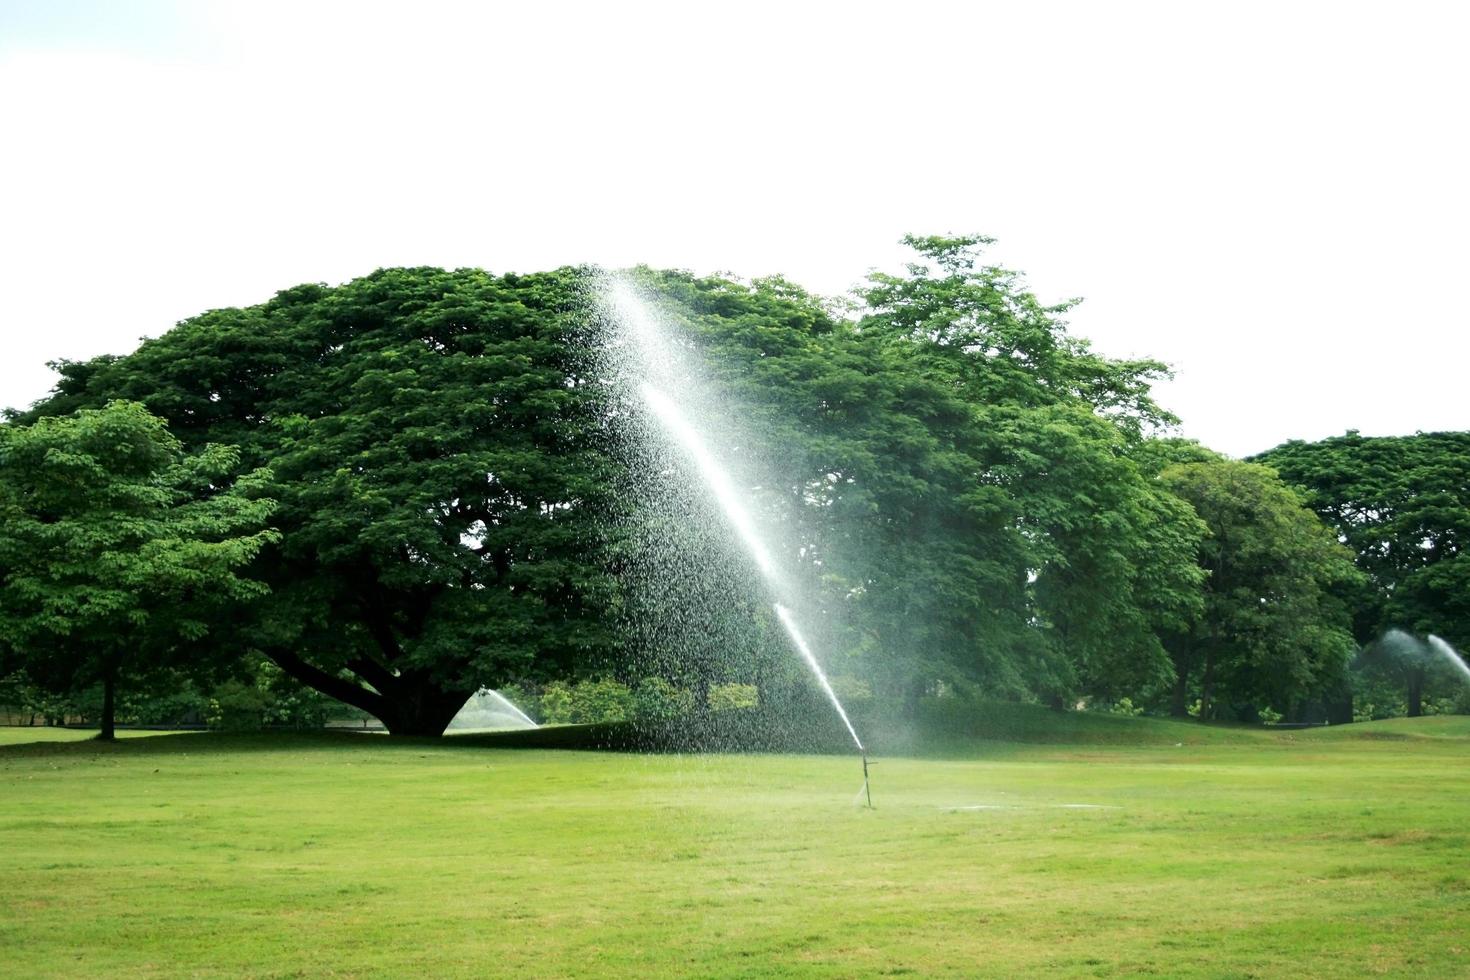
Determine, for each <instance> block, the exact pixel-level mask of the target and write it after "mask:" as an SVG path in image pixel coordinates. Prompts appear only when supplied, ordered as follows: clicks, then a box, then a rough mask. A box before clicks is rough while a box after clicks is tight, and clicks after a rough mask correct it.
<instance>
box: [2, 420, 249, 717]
mask: <svg viewBox="0 0 1470 980" xmlns="http://www.w3.org/2000/svg"><path fill="white" fill-rule="evenodd" d="M238 465H239V456H238V453H236V452H235V451H234V450H233V449H230V448H227V447H222V446H206V447H203V448H201V449H200V450H199V451H197V452H194V453H185V452H184V450H183V447H182V446H181V445H180V443H179V442H178V440H177V439H175V438H174V437H173V436H172V435H170V434H169V432H168V430H167V428H166V427H165V425H164V422H163V420H161V419H159V418H156V417H154V416H152V415H150V414H149V413H148V412H147V411H146V410H145V409H144V408H143V406H141V405H139V404H136V403H128V402H112V403H109V404H108V405H106V406H105V407H103V408H100V409H95V410H89V409H83V410H81V411H79V412H77V413H76V414H75V415H68V416H61V417H52V418H43V419H40V420H39V421H37V422H35V423H34V424H32V425H7V426H3V427H0V580H3V586H4V587H3V590H0V674H5V673H7V672H8V670H16V669H24V670H25V671H26V673H27V674H28V675H29V676H30V677H31V678H32V679H34V680H35V681H37V682H38V683H41V684H42V685H43V686H49V687H52V688H62V689H66V688H70V687H73V686H74V685H75V684H77V683H78V682H92V683H95V682H96V681H99V680H100V681H101V683H102V685H103V691H104V694H103V704H102V712H101V720H102V733H101V737H102V738H104V739H110V738H112V737H113V723H114V715H115V706H116V689H117V684H118V680H119V677H121V676H124V675H125V674H126V673H127V672H129V671H131V672H134V673H136V672H138V671H144V670H147V669H149V668H155V669H156V668H160V667H164V666H167V665H169V664H171V663H179V662H181V661H183V660H185V659H187V658H188V657H189V656H190V655H191V654H192V653H197V652H198V651H199V649H200V648H201V646H202V643H203V641H204V640H205V639H206V637H207V636H208V635H209V633H210V627H211V624H212V623H213V622H216V621H218V620H219V619H220V618H221V617H222V616H224V615H226V614H227V613H228V612H229V610H231V609H232V608H234V607H235V606H237V605H238V604H240V603H244V602H249V601H251V600H253V599H255V598H257V597H259V596H260V595H261V594H262V593H263V592H264V586H263V585H262V584H261V583H259V582H257V581H255V580H253V579H250V578H248V577H245V576H242V575H241V574H240V570H241V569H242V568H243V567H244V566H246V565H248V564H249V563H250V562H251V561H252V560H253V559H254V558H255V557H256V555H257V554H259V552H260V551H261V549H262V548H263V547H265V546H266V545H267V544H268V543H269V542H270V541H272V540H273V539H274V537H275V532H274V531H272V530H269V529H267V528H266V527H265V521H266V519H267V516H268V515H269V513H270V510H271V508H272V506H273V505H272V503H271V501H269V500H268V499H263V498H261V497H260V496H259V495H258V493H256V491H258V489H259V485H260V484H261V483H262V482H263V475H262V474H256V475H254V476H253V477H252V478H247V479H242V480H236V479H235V474H236V472H237V470H238ZM4 661H9V663H8V665H7V664H6V663H4ZM7 667H8V670H7Z"/></svg>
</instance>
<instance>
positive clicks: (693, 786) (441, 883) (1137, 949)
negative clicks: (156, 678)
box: [0, 716, 1470, 978]
mask: <svg viewBox="0 0 1470 980" xmlns="http://www.w3.org/2000/svg"><path fill="white" fill-rule="evenodd" d="M1038 717H1040V716H1038ZM1127 724H1129V725H1131V726H1133V727H1131V728H1128V729H1119V728H1118V719H1107V720H1106V723H1105V724H1104V725H1102V727H1101V728H1100V729H1099V730H1101V731H1103V732H1104V734H1105V735H1106V740H1105V744H1099V743H1098V742H1097V741H1096V740H1093V741H1089V740H1088V732H1087V731H1086V726H1085V725H1084V726H1082V728H1078V726H1077V724H1076V723H1075V722H1073V723H1071V726H1072V727H1071V729H1070V730H1069V731H1068V732H1066V733H1064V734H1065V735H1066V737H1068V738H1073V739H1074V740H1073V741H1072V742H1070V743H1067V742H1063V743H1056V744H1019V743H1003V742H975V743H974V744H973V745H971V746H970V748H969V750H968V752H967V753H959V752H956V751H955V748H954V746H953V745H951V746H947V747H946V751H945V753H944V757H943V758H883V759H880V760H879V761H878V763H877V765H875V766H874V768H873V775H874V783H873V795H874V802H875V804H876V805H877V808H876V809H875V810H871V811H870V810H866V809H860V808H858V807H855V806H854V805H853V797H854V794H855V793H856V792H857V790H858V786H859V783H860V780H861V774H860V771H859V766H858V763H857V760H856V759H854V758H851V757H839V756H740V755H721V756H688V755H686V756H675V755H661V756H645V755H632V754H617V753H594V752H575V751H549V750H526V749H497V748H488V747H486V746H485V744H484V742H483V740H476V739H473V738H463V739H447V740H444V741H443V742H440V743H431V742H417V741H410V742H398V741H396V740H390V739H387V738H383V737H373V736H363V735H348V734H337V735H320V736H311V737H294V736H254V737H242V736H226V735H213V734H188V735H153V736H147V737H132V738H126V739H124V740H122V741H120V742H119V743H118V744H116V745H110V746H108V745H99V744H97V743H94V742H87V741H82V740H81V739H82V738H84V737H85V735H84V733H61V732H37V731H34V730H26V729H0V975H6V976H14V977H53V976H67V977H181V976H205V977H208V976H231V977H234V976H261V977H278V976H279V977H290V976H344V977H378V976H384V977H397V976H414V977H422V978H428V977H454V976H465V977H485V976H512V975H515V976H529V977H561V976H609V975H611V976H650V975H676V974H678V975H701V976H710V975H715V976H753V977H754V976H832V977H851V976H876V975H897V974H910V975H918V976H944V975H950V976H1023V975H1036V974H1048V975H1063V976H1068V975H1074V976H1115V975H1129V974H1146V973H1152V974H1157V975H1161V976H1170V977H1176V976H1209V977H1248V976H1313V977H1333V976H1342V977H1356V976H1363V975H1371V974H1390V975H1406V974H1413V975H1417V976H1466V975H1470V719H1467V718H1426V719H1415V720H1411V721H1410V720H1405V721H1398V722H1380V723H1374V724H1371V725H1355V726H1347V727H1344V728H1340V729H1330V730H1314V731H1311V732H1303V733H1296V734H1294V735H1291V734H1280V733H1270V732H1262V731H1251V730H1206V731H1205V734H1204V737H1201V738H1195V737H1194V735H1195V734H1196V733H1197V732H1199V731H1200V730H1199V729H1198V728H1197V726H1188V725H1175V724H1172V723H1168V722H1158V721H1148V720H1141V719H1140V720H1135V721H1130V722H1128V723H1127ZM1129 731H1131V732H1135V733H1136V734H1137V735H1138V738H1137V740H1136V741H1137V742H1138V743H1139V744H1129V742H1128V740H1127V739H1126V738H1124V737H1123V735H1120V734H1119V733H1120V732H1121V733H1123V734H1124V735H1125V734H1126V733H1127V732H1129ZM1176 736H1177V738H1178V742H1179V743H1180V744H1176V743H1175V741H1174V739H1175V737H1176ZM38 738H47V739H49V741H41V742H34V740H35V739H38ZM22 743H32V744H22Z"/></svg>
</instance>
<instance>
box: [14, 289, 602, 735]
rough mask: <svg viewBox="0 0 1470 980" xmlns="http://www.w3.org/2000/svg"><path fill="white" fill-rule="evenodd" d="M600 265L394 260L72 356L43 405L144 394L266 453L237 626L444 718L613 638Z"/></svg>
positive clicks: (301, 664)
mask: <svg viewBox="0 0 1470 980" xmlns="http://www.w3.org/2000/svg"><path fill="white" fill-rule="evenodd" d="M585 292H586V281H585V277H584V276H583V275H582V274H581V273H579V272H577V271H575V270H562V271H560V272H556V273H547V274H543V275H536V276H515V275H507V276H499V277H497V276H492V275H489V274H487V273H484V272H479V271H474V270H459V271H455V272H445V271H442V270H437V269H398V270H385V271H382V272H379V273H376V274H374V275H372V276H369V277H367V278H365V279H360V280H357V281H355V282H352V283H350V284H347V285H345V286H342V287H339V288H336V289H329V288H325V287H320V286H302V287H298V288H295V289H291V290H287V291H285V292H282V293H279V294H278V295H277V296H276V297H275V298H273V299H272V300H270V301H269V302H267V303H264V304H261V305H259V306H254V307H249V308H245V309H223V310H216V311H212V312H210V313H206V314H204V315H203V316H200V317H196V318H195V319H193V320H189V321H186V322H184V323H182V324H180V325H179V326H178V327H176V328H175V329H173V330H171V331H170V332H169V333H167V334H165V335H163V336H161V337H159V338H157V339H155V340H150V341H147V342H145V343H144V344H143V345H142V346H141V347H140V348H139V349H138V351H137V352H135V353H134V354H131V355H129V356H127V357H124V358H116V359H109V358H104V359H99V360H96V361H92V362H87V363H84V364H66V365H62V366H61V371H62V379H61V381H60V383H59V385H58V393H57V395H56V396H55V397H53V398H52V399H51V400H50V401H49V402H47V403H45V404H43V405H42V406H40V407H39V408H38V409H37V410H36V413H33V414H46V413H52V412H57V411H67V410H69V409H70V408H72V407H73V406H76V405H85V404H93V403H96V402H98V401H100V400H105V399H107V398H113V397H128V398H135V399H137V400H140V401H142V402H144V403H145V404H147V405H148V407H149V408H150V409H151V410H152V411H154V412H156V413H158V414H159V415H161V416H163V417H164V418H166V419H167V420H168V422H169V425H170V428H171V429H172V431H173V432H174V433H176V434H177V435H178V437H179V438H180V439H182V440H183V441H184V442H185V443H186V444H188V445H198V444H201V443H203V442H205V441H216V442H229V443H232V444H235V445H238V446H239V447H240V448H241V452H242V454H243V457H244V459H245V461H246V462H247V463H248V464H249V465H253V466H269V468H270V473H271V480H270V484H269V486H268V487H267V488H266V490H265V492H267V493H268V494H269V495H270V496H271V497H272V498H273V499H275V500H276V501H278V504H279V506H278V509H277V511H276V513H275V515H274V518H273V521H274V523H275V525H276V526H277V527H279V529H280V530H281V533H282V539H281V542H280V544H279V546H278V547H276V548H273V549H272V550H271V551H270V552H269V553H268V554H266V555H264V556H262V558H261V560H260V561H258V562H257V563H256V568H255V570H254V571H255V573H256V574H257V575H259V576H260V578H261V579H262V580H263V581H265V582H267V583H268V584H269V585H270V586H272V591H271V593H270V594H269V595H268V596H265V597H263V598H262V599H260V600H258V601H257V602H255V603H253V604H252V605H251V607H250V608H249V609H248V610H245V611H242V612H241V613H240V615H239V616H238V622H237V623H236V624H235V629H234V630H233V631H232V635H233V636H234V637H235V638H236V640H237V642H238V643H239V645H240V646H241V647H242V648H253V649H255V650H258V651H260V652H261V653H264V654H265V655H266V656H268V657H270V658H271V659H272V660H273V661H275V662H276V663H277V664H278V665H279V666H280V667H281V668H282V669H284V670H285V671H287V672H288V673H290V674H292V675H293V676H295V677H296V678H298V679H299V680H301V681H303V682H305V683H307V684H309V685H311V686H313V687H315V688H317V689H318V690H321V691H323V692H325V693H327V694H329V695H331V696H333V697H336V698H338V699H339V700H341V701H344V702H346V703H348V704H351V705H354V706H356V707H358V708H361V709H362V710H364V711H367V712H369V713H371V714H373V715H375V716H376V717H378V718H380V719H381V720H382V721H383V722H384V723H385V725H386V726H387V727H388V728H389V730H390V731H393V732H396V733H407V734H431V735H437V734H439V733H440V732H442V731H443V729H444V726H445V725H446V724H447V723H448V721H449V720H450V718H452V717H453V715H454V713H455V712H456V711H457V710H458V709H459V708H460V706H461V705H462V704H463V703H464V701H465V700H466V698H467V697H468V696H469V695H470V694H471V693H473V692H474V691H475V690H476V688H478V687H479V686H481V685H484V684H499V683H504V682H506V681H507V680H510V679H512V678H518V677H534V676H537V674H538V672H539V673H540V674H546V675H555V674H558V673H562V672H565V671H568V670H570V669H571V667H572V666H573V665H574V664H576V663H586V662H588V661H595V660H596V659H597V658H598V657H600V656H602V655H604V654H606V653H607V651H608V650H609V648H610V646H611V639H612V631H611V630H610V629H609V628H608V622H609V617H608V615H607V612H606V610H607V608H608V607H609V605H611V604H613V603H614V602H615V596H614V595H613V594H612V592H611V591H610V584H611V579H610V577H609V576H608V575H607V574H606V573H607V569H608V563H607V562H606V561H604V560H603V556H602V554H601V551H602V543H603V528H604V523H605V522H603V521H602V517H603V514H602V512H601V508H602V503H603V502H604V501H605V500H606V498H607V493H606V488H607V487H608V486H609V485H610V484H611V482H612V481H611V480H610V479H609V478H608V470H609V467H610V466H611V465H612V464H611V462H610V461H611V459H612V458H613V457H612V456H611V455H610V454H609V453H608V452H607V451H606V448H605V434H604V432H603V427H602V426H601V424H600V420H601V418H602V414H601V413H600V412H599V411H598V410H597V408H596V405H597V403H598V400H599V399H600V398H601V397H602V394H601V392H600V391H599V390H598V389H597V387H596V386H594V385H592V384H589V383H588V381H589V375H588V374H587V371H588V369H589V365H588V363H587V359H586V357H585V354H586V351H585V346H584V344H583V343H582V334H583V332H584V331H585V330H586V329H587V317H586V313H585V303H584V298H585Z"/></svg>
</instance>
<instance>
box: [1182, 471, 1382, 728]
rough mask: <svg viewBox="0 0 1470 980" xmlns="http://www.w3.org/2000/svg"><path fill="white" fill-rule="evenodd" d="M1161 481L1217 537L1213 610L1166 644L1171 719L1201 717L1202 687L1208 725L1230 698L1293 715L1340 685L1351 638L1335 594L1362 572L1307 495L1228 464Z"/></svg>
mask: <svg viewBox="0 0 1470 980" xmlns="http://www.w3.org/2000/svg"><path fill="white" fill-rule="evenodd" d="M1160 479H1161V481H1162V483H1163V485H1164V486H1165V487H1167V488H1168V489H1169V490H1170V491H1172V492H1173V493H1174V494H1176V495H1178V496H1179V497H1180V498H1181V499H1183V500H1185V501H1187V502H1188V503H1189V504H1190V505H1191V506H1192V507H1193V508H1194V509H1195V511H1196V512H1197V513H1198V514H1199V516H1200V519H1201V520H1203V521H1204V523H1205V525H1206V527H1207V528H1208V531H1209V536H1208V537H1207V538H1206V539H1205V541H1204V542H1203V544H1202V545H1201V546H1200V557H1199V560H1200V565H1201V567H1202V568H1203V569H1204V570H1205V571H1206V572H1207V573H1208V577H1207V578H1206V580H1205V584H1204V589H1205V597H1204V599H1205V601H1204V608H1203V611H1202V612H1201V614H1200V615H1199V616H1198V617H1197V618H1196V619H1195V621H1194V622H1193V623H1192V625H1191V626H1190V627H1189V628H1188V629H1186V630H1182V631H1180V632H1178V633H1176V634H1174V635H1173V636H1171V637H1170V638H1169V641H1168V643H1167V646H1168V648H1169V652H1170V654H1171V656H1172V658H1173V661H1174V669H1175V672H1176V674H1175V686H1174V696H1173V699H1172V703H1171V711H1172V713H1173V714H1174V715H1175V716H1178V717H1182V716H1183V715H1184V714H1186V713H1191V714H1192V713H1193V712H1189V711H1188V707H1187V700H1188V692H1189V691H1190V688H1191V682H1192V681H1193V680H1195V678H1198V690H1199V697H1200V710H1199V716H1200V717H1201V718H1204V719H1209V718H1212V717H1214V716H1215V706H1216V703H1217V701H1218V700H1219V699H1220V698H1221V697H1222V696H1224V697H1228V698H1231V699H1233V700H1236V701H1242V702H1253V703H1255V704H1262V703H1265V704H1268V705H1272V706H1275V707H1279V708H1285V707H1287V706H1288V705H1291V704H1293V703H1295V702H1298V701H1300V700H1302V699H1304V698H1305V697H1307V696H1309V695H1311V694H1313V693H1314V692H1317V691H1319V690H1321V689H1322V688H1323V687H1324V685H1326V684H1328V683H1330V682H1331V681H1333V679H1334V678H1338V677H1340V676H1341V675H1342V672H1343V670H1344V668H1345V666H1346V663H1347V660H1348V658H1349V657H1350V656H1351V654H1352V650H1353V640H1352V634H1351V632H1350V619H1349V614H1348V611H1347V609H1346V608H1345V607H1344V606H1343V604H1342V602H1341V601H1340V600H1339V599H1338V598H1337V594H1338V592H1339V591H1340V589H1339V586H1341V584H1342V583H1345V582H1350V581H1352V580H1353V579H1355V578H1356V577H1357V572H1356V571H1355V569H1354V568H1353V565H1352V561H1351V559H1352V556H1351V554H1350V553H1349V552H1348V551H1347V549H1345V548H1343V547H1342V546H1341V545H1339V544H1338V543H1337V542H1336V541H1334V540H1333V535H1332V533H1331V532H1330V531H1329V530H1328V529H1327V528H1326V527H1325V526H1323V524H1322V522H1321V521H1320V520H1318V518H1317V516H1316V515H1315V514H1313V513H1312V512H1311V511H1310V510H1308V509H1307V508H1306V507H1305V506H1304V505H1303V504H1302V501H1301V498H1300V497H1298V496H1297V495H1296V494H1295V493H1294V492H1293V491H1292V490H1291V489H1290V488H1289V487H1287V486H1286V485H1285V484H1283V483H1282V482H1281V480H1280V478H1279V477H1277V475H1276V473H1275V471H1274V470H1271V469H1270V468H1268V467H1265V466H1260V465H1257V464H1253V463H1241V462H1236V461H1234V460H1227V459H1216V460H1211V461H1202V462H1191V463H1183V464H1180V465H1176V466H1172V467H1169V468H1168V469H1165V470H1164V471H1163V473H1162V474H1161V476H1160Z"/></svg>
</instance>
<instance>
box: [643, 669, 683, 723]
mask: <svg viewBox="0 0 1470 980" xmlns="http://www.w3.org/2000/svg"><path fill="white" fill-rule="evenodd" d="M693 712H694V694H693V692H691V691H688V690H685V689H683V688H679V687H675V686H674V685H673V684H671V683H670V682H668V681H667V680H665V679H664V678H662V677H645V678H644V679H643V680H641V681H639V682H638V686H637V687H636V688H634V689H633V710H632V719H633V720H634V721H636V722H669V721H675V720H677V719H679V718H687V717H689V715H691V714H692V713H693Z"/></svg>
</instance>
